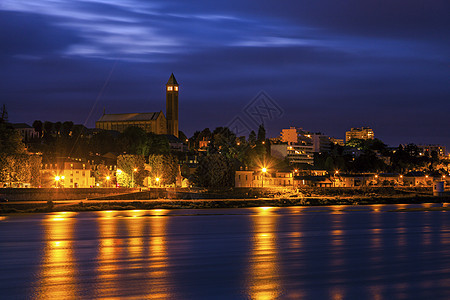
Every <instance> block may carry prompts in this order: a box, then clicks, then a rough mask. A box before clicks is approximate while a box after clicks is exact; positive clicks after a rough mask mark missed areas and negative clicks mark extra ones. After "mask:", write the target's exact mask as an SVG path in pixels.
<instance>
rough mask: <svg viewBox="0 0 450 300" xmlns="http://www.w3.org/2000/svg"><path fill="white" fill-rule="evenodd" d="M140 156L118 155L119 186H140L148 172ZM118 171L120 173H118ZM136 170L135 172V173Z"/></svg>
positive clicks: (142, 157)
mask: <svg viewBox="0 0 450 300" xmlns="http://www.w3.org/2000/svg"><path fill="white" fill-rule="evenodd" d="M144 163H145V158H144V156H142V155H130V154H126V155H119V156H118V157H117V172H116V173H117V182H118V183H119V185H120V186H127V187H133V186H141V185H142V183H143V181H144V178H145V177H146V176H148V172H147V171H146V170H145V167H144ZM119 170H120V171H119ZM135 170H136V171H135Z"/></svg>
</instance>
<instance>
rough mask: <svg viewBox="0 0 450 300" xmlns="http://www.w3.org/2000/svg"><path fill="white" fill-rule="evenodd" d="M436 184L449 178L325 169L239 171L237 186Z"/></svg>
mask: <svg viewBox="0 0 450 300" xmlns="http://www.w3.org/2000/svg"><path fill="white" fill-rule="evenodd" d="M435 181H446V182H447V184H450V177H448V176H445V175H443V176H441V175H439V176H431V175H427V174H425V173H423V172H409V173H407V174H405V175H403V174H394V173H380V174H376V173H364V174H340V173H339V172H336V173H335V174H331V175H330V174H328V172H327V171H325V170H313V171H311V170H310V171H308V172H304V171H298V170H292V171H291V170H284V171H272V172H267V171H266V172H262V171H261V170H242V169H241V170H238V171H236V174H235V187H288V186H292V187H294V188H299V187H343V188H345V187H363V186H407V187H421V186H422V187H430V186H432V185H433V182H435Z"/></svg>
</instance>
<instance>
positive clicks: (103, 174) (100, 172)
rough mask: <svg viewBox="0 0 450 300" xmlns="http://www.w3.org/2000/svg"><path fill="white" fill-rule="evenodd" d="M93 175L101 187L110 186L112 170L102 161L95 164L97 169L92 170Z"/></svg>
mask: <svg viewBox="0 0 450 300" xmlns="http://www.w3.org/2000/svg"><path fill="white" fill-rule="evenodd" d="M94 177H95V182H96V183H100V184H101V186H102V187H110V186H111V185H110V184H111V179H112V172H111V171H110V170H109V169H108V167H107V166H105V165H104V164H103V163H101V164H99V165H98V166H97V170H95V171H94ZM108 177H109V179H108Z"/></svg>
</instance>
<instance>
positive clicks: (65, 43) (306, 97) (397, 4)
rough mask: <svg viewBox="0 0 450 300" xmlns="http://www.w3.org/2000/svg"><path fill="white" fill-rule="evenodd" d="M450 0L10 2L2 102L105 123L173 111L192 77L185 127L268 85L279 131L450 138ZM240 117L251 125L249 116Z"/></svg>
mask: <svg viewBox="0 0 450 300" xmlns="http://www.w3.org/2000/svg"><path fill="white" fill-rule="evenodd" d="M449 11H450V5H449V2H448V1H444V0H433V1H429V0H421V1H419V0H409V1H405V0H365V1H361V0H351V1H336V0H322V1H317V0H301V1H300V0H292V1H275V0H272V1H266V0H260V1H245V0H229V1H206V0H190V1H181V0H176V1H167V0H164V1H146V0H115V1H107V0H39V1H36V0H1V1H0V103H4V104H6V105H7V108H8V111H9V117H10V121H12V122H26V123H29V124H31V123H32V122H33V121H34V120H36V119H40V120H43V121H45V120H49V121H66V120H72V121H74V122H76V123H82V124H86V125H87V126H88V127H94V126H95V121H96V120H97V119H98V118H99V117H100V116H101V114H102V112H103V109H104V108H105V109H106V112H107V113H125V112H152V111H159V110H163V111H165V91H164V85H165V83H166V82H167V80H168V78H169V76H170V74H171V73H172V72H173V73H174V74H175V76H176V78H177V80H178V82H179V83H180V129H181V130H183V131H184V132H185V133H186V134H187V135H191V134H192V133H193V132H194V131H195V130H201V129H203V128H205V127H210V128H215V127H217V126H224V125H230V124H232V123H233V122H234V120H236V118H237V119H238V120H239V122H241V123H243V124H244V126H245V127H246V128H250V129H253V128H255V127H256V126H257V125H255V120H254V119H252V118H251V116H250V115H248V114H246V108H248V107H249V106H250V107H252V105H253V106H255V107H253V108H255V109H258V107H260V104H258V103H257V102H255V99H258V98H255V97H258V95H260V94H259V93H260V92H261V91H264V92H265V94H264V95H265V97H267V98H268V99H269V103H270V104H271V105H274V106H275V107H276V108H277V109H278V110H277V113H276V114H275V113H274V114H272V115H271V114H266V115H265V117H264V123H265V126H266V128H267V129H268V133H269V136H276V135H277V134H278V133H279V132H280V130H281V129H282V128H286V127H289V126H298V127H302V128H304V129H306V130H309V131H314V132H318V131H320V132H322V133H325V134H327V135H331V136H334V137H337V138H343V137H344V134H345V131H346V130H348V129H349V128H350V127H360V126H370V127H372V128H373V129H374V131H375V135H376V137H378V138H380V139H382V140H383V141H385V142H386V143H388V144H390V145H398V144H399V143H409V142H414V143H441V144H444V145H447V146H448V147H450V134H449V130H450V72H449V66H450V63H449V57H450V41H449V38H450V21H449V20H450V18H448V12H449ZM240 126H242V125H240Z"/></svg>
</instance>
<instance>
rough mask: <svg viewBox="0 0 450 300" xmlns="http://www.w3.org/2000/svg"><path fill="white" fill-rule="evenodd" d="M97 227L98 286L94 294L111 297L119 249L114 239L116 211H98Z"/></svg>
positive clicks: (117, 241) (118, 242)
mask: <svg viewBox="0 0 450 300" xmlns="http://www.w3.org/2000/svg"><path fill="white" fill-rule="evenodd" d="M98 214H99V215H100V217H99V218H98V228H99V242H100V243H99V249H98V257H97V260H98V268H97V273H98V286H97V291H96V294H97V295H99V296H101V297H106V298H107V297H113V296H114V295H115V293H116V289H117V285H116V283H115V281H116V279H117V276H118V274H117V272H118V265H117V263H116V262H117V257H118V252H119V251H120V249H118V248H117V245H119V244H120V239H116V231H117V221H118V219H117V218H115V215H116V214H117V212H114V211H102V212H98Z"/></svg>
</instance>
